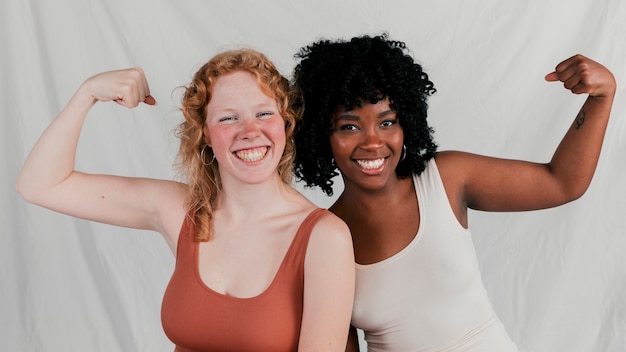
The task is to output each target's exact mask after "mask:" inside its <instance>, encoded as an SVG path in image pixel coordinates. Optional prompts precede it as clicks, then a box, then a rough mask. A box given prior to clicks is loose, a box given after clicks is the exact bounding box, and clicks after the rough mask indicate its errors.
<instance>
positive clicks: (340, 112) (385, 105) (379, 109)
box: [333, 98, 393, 118]
mask: <svg viewBox="0 0 626 352" xmlns="http://www.w3.org/2000/svg"><path fill="white" fill-rule="evenodd" d="M390 112H393V111H392V110H391V107H390V106H389V99H387V98H385V99H382V100H379V101H378V102H377V103H375V104H372V103H370V102H367V101H363V100H362V101H361V106H353V107H352V108H350V109H347V108H346V107H345V106H344V105H340V106H338V107H337V108H336V109H335V111H334V113H333V116H334V117H335V118H339V117H342V116H351V115H354V116H358V115H361V114H372V113H373V114H377V115H380V114H385V115H386V114H388V113H390Z"/></svg>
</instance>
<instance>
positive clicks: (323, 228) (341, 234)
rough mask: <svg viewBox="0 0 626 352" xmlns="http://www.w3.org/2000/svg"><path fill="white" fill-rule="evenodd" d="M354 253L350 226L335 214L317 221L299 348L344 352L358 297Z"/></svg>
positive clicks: (309, 252) (307, 270)
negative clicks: (355, 293) (355, 288)
mask: <svg viewBox="0 0 626 352" xmlns="http://www.w3.org/2000/svg"><path fill="white" fill-rule="evenodd" d="M354 276H355V266H354V254H353V249H352V239H351V237H350V230H349V229H348V226H347V225H346V224H345V223H344V222H343V221H341V220H340V219H339V218H338V217H336V216H334V215H328V216H325V217H323V218H322V219H320V221H319V222H318V223H317V224H316V225H315V228H314V229H313V232H312V233H311V238H310V240H309V245H308V248H307V254H306V260H305V267H304V277H305V280H304V307H303V314H302V327H301V330H300V342H299V345H298V351H300V352H308V351H327V352H332V351H336V352H340V351H341V352H343V351H345V349H346V343H347V341H348V331H349V328H350V317H351V315H352V303H353V300H354V280H355V278H354Z"/></svg>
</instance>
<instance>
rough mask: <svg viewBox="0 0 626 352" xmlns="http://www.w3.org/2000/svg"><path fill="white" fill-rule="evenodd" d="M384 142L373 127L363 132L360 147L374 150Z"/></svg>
mask: <svg viewBox="0 0 626 352" xmlns="http://www.w3.org/2000/svg"><path fill="white" fill-rule="evenodd" d="M384 144H385V142H384V141H383V139H382V138H380V135H379V134H378V131H377V130H375V129H370V130H366V132H365V134H364V135H363V139H362V140H361V145H360V147H361V148H363V149H365V150H376V149H379V148H381V147H382V146H383V145H384Z"/></svg>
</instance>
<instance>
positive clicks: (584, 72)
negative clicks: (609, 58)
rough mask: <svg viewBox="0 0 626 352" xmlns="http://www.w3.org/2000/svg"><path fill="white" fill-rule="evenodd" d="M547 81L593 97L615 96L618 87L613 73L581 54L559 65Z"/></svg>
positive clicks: (548, 75) (547, 77)
mask: <svg viewBox="0 0 626 352" xmlns="http://www.w3.org/2000/svg"><path fill="white" fill-rule="evenodd" d="M545 79H546V81H548V82H556V81H561V82H563V86H564V87H565V88H566V89H569V90H571V91H572V93H574V94H585V93H586V94H589V95H590V96H592V97H604V96H609V95H610V96H613V95H614V94H615V89H616V86H617V84H616V83H615V77H613V74H612V73H611V71H609V70H608V69H607V68H606V67H604V66H602V65H601V64H599V63H597V62H595V61H593V60H591V59H589V58H586V57H584V56H582V55H580V54H577V55H574V56H572V57H570V58H569V59H567V60H565V61H563V62H561V63H560V64H558V65H557V66H556V68H555V70H554V72H551V73H548V74H547V75H546V77H545Z"/></svg>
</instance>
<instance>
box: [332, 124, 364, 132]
mask: <svg viewBox="0 0 626 352" xmlns="http://www.w3.org/2000/svg"><path fill="white" fill-rule="evenodd" d="M335 129H336V130H337V131H357V130H358V129H359V127H358V126H357V125H355V124H352V123H337V125H335Z"/></svg>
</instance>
